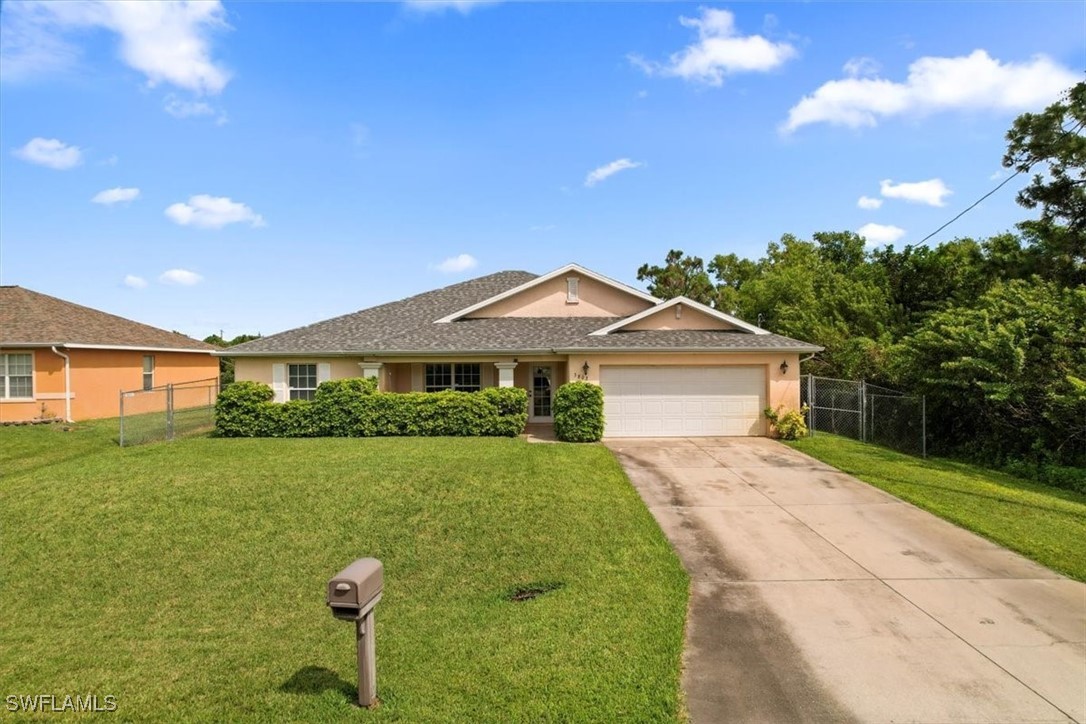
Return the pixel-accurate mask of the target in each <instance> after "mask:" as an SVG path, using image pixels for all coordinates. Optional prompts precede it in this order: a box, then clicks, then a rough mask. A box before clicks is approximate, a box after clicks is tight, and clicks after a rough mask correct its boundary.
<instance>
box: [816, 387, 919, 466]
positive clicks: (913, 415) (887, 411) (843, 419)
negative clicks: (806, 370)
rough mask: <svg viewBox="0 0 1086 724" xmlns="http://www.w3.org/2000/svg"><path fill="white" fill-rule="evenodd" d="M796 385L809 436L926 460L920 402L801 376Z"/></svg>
mask: <svg viewBox="0 0 1086 724" xmlns="http://www.w3.org/2000/svg"><path fill="white" fill-rule="evenodd" d="M800 382H801V386H800V402H801V403H802V404H804V405H807V407H808V411H807V428H808V429H809V430H810V434H811V435H817V434H818V433H820V432H829V433H833V434H834V435H843V436H845V437H851V438H853V439H854V440H860V441H862V442H871V443H875V444H877V445H883V446H884V447H889V448H893V449H894V450H899V451H901V452H904V453H908V454H910V455H920V456H922V457H927V453H928V446H927V405H926V403H925V400H924V398H923V397H920V396H917V395H906V394H905V393H903V392H898V391H897V390H891V389H889V388H886V387H880V386H879V385H872V384H869V383H867V382H863V381H859V382H857V381H855V380H835V379H833V378H830V377H816V376H814V375H803V376H802V377H801V378H800Z"/></svg>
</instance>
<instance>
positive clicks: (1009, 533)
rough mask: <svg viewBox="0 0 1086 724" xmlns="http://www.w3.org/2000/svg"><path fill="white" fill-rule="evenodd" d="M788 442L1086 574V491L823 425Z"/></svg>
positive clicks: (1071, 572)
mask: <svg viewBox="0 0 1086 724" xmlns="http://www.w3.org/2000/svg"><path fill="white" fill-rule="evenodd" d="M788 444H789V445H791V446H792V447H794V448H796V449H797V450H800V451H802V452H805V453H807V454H808V455H810V456H812V457H816V458H818V459H819V460H822V461H823V462H826V463H828V464H830V465H833V466H834V467H836V468H840V469H841V470H843V471H845V472H846V473H849V474H850V475H854V476H856V477H857V478H859V479H860V480H863V481H864V482H866V483H870V484H871V485H874V486H875V487H877V488H881V489H882V490H885V491H886V492H888V493H891V494H893V495H896V496H897V497H899V498H901V499H902V500H907V501H909V502H910V503H912V504H914V505H916V506H918V507H920V508H923V509H924V510H927V511H930V512H932V513H934V514H936V515H938V516H939V517H941V518H945V519H946V520H949V521H951V522H952V523H956V524H957V525H960V526H961V527H963V528H967V529H969V530H971V531H974V532H976V533H980V534H981V535H983V536H985V537H986V538H988V539H990V540H993V541H995V542H996V543H999V544H1000V545H1002V546H1005V547H1007V548H1010V549H1011V550H1014V551H1018V552H1019V553H1021V554H1022V555H1024V556H1026V557H1028V558H1032V559H1033V560H1035V561H1037V562H1038V563H1041V564H1043V565H1045V566H1048V567H1049V568H1051V569H1052V570H1054V571H1059V572H1060V573H1063V574H1065V575H1067V576H1070V577H1071V578H1076V579H1078V580H1080V581H1086V543H1084V541H1086V495H1082V494H1080V493H1075V492H1073V491H1070V490H1060V489H1058V488H1052V487H1048V486H1045V485H1039V484H1037V483H1033V482H1030V481H1026V480H1022V479H1020V478H1016V477H1013V476H1010V475H1006V474H1004V473H999V472H995V471H992V470H988V469H985V468H982V467H979V466H976V465H969V464H967V463H962V462H956V461H952V460H943V459H939V458H928V459H927V460H922V459H920V458H915V457H910V456H908V455H903V454H901V453H897V452H894V451H893V450H888V449H886V448H882V447H877V446H874V445H865V444H863V443H860V442H856V441H855V440H850V439H848V438H844V437H837V436H835V435H826V434H823V433H819V434H817V435H815V436H814V437H808V438H803V439H801V440H796V441H795V442H790V443H788Z"/></svg>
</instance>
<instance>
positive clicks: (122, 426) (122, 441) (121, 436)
mask: <svg viewBox="0 0 1086 724" xmlns="http://www.w3.org/2000/svg"><path fill="white" fill-rule="evenodd" d="M119 395H120V400H121V432H120V435H119V436H118V440H117V441H118V442H119V443H120V444H121V447H124V390H121V391H120V393H119Z"/></svg>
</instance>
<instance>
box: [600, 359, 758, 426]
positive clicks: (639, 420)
mask: <svg viewBox="0 0 1086 724" xmlns="http://www.w3.org/2000/svg"><path fill="white" fill-rule="evenodd" d="M600 384H601V385H602V387H603V414H604V419H605V424H606V428H605V432H604V434H605V435H607V436H608V437H686V436H690V437H697V436H705V435H764V434H765V418H764V417H763V415H762V410H764V409H765V367H601V368H600Z"/></svg>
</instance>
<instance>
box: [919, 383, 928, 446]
mask: <svg viewBox="0 0 1086 724" xmlns="http://www.w3.org/2000/svg"><path fill="white" fill-rule="evenodd" d="M920 457H922V458H925V459H926V458H927V457H928V396H927V395H921V396H920Z"/></svg>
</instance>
